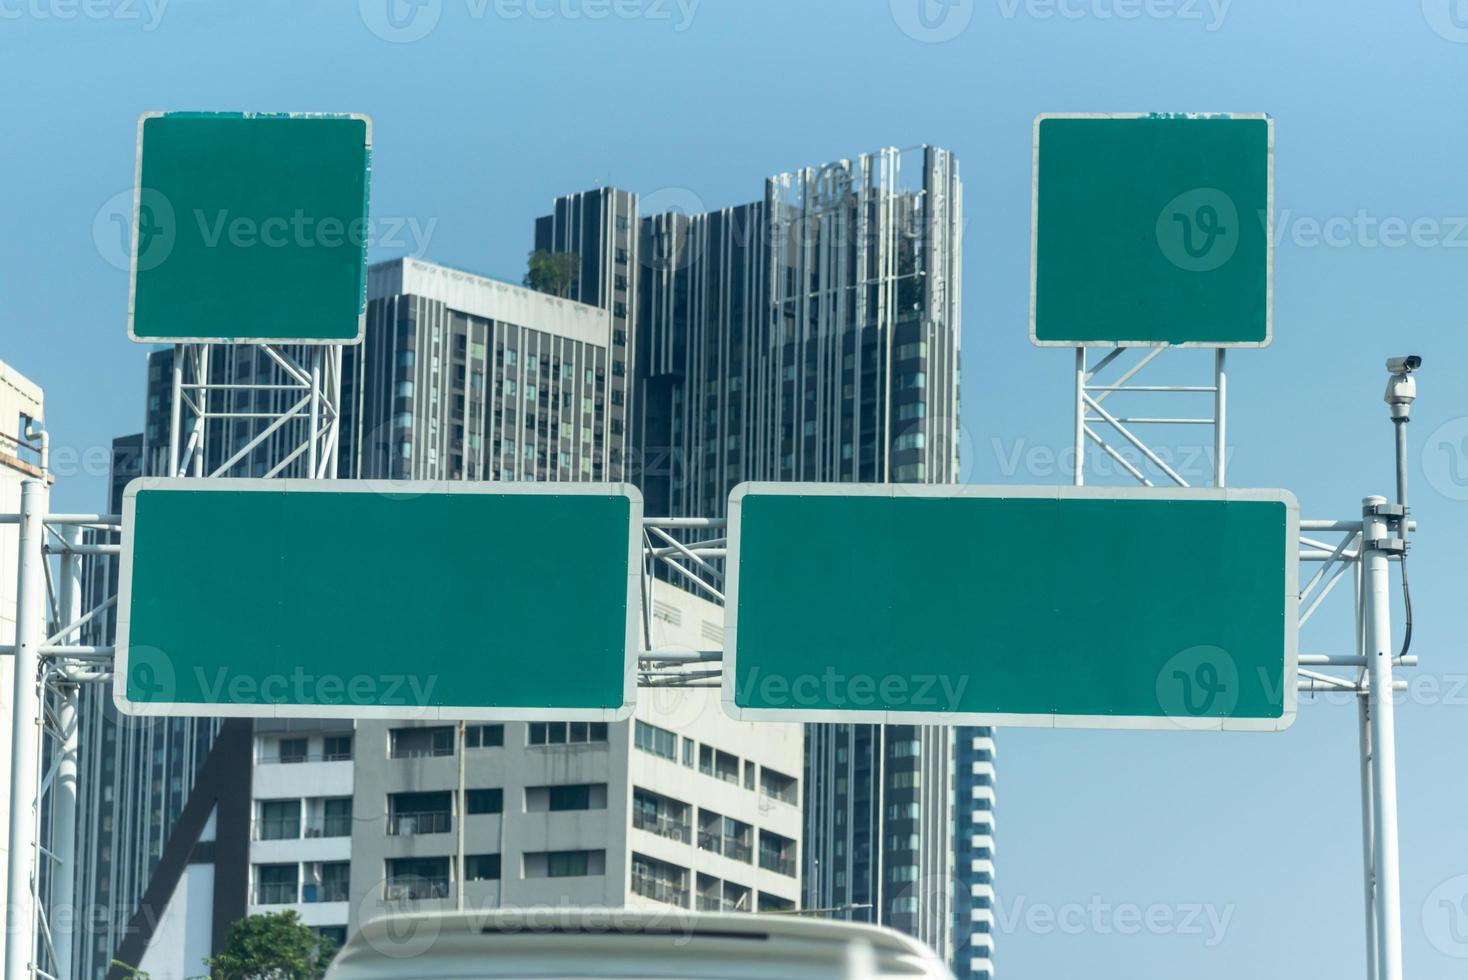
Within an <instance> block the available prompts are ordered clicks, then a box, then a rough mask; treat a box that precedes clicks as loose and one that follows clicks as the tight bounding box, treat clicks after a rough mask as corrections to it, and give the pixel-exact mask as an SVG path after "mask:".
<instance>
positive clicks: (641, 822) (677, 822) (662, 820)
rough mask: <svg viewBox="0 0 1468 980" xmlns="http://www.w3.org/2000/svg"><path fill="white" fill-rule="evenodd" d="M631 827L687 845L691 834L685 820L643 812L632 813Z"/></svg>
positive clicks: (668, 815) (663, 814) (634, 811)
mask: <svg viewBox="0 0 1468 980" xmlns="http://www.w3.org/2000/svg"><path fill="white" fill-rule="evenodd" d="M632 826H634V827H636V828H637V829H638V830H646V831H648V832H649V833H654V834H657V835H658V836H659V837H667V838H668V839H670V840H675V841H678V842H680V843H687V842H688V839H689V837H690V836H691V834H692V830H691V829H690V828H689V826H688V822H687V821H686V820H685V819H680V818H678V817H674V816H672V815H670V814H666V813H658V814H651V813H648V812H647V811H645V810H633V811H632Z"/></svg>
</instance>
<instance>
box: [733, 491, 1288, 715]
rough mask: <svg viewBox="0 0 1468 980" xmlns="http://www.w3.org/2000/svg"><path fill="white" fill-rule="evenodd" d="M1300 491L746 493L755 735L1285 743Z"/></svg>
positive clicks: (744, 689) (737, 667) (744, 578)
mask: <svg viewBox="0 0 1468 980" xmlns="http://www.w3.org/2000/svg"><path fill="white" fill-rule="evenodd" d="M1298 524H1299V517H1298V505H1297V504H1296V503H1295V500H1294V498H1293V497H1292V496H1291V495H1289V494H1288V493H1285V492H1283V491H1274V490H1195V491H1144V490H1135V491H1129V490H1119V489H1115V488H1069V487H1066V488H1055V487H1046V488H1038V487H1032V488H1027V487H959V486H946V487H945V486H904V485H887V486H870V487H860V486H857V487H853V486H851V485H843V484H804V485H802V484H746V485H744V486H743V487H740V488H736V490H735V493H734V495H733V496H732V497H731V500H730V547H731V553H730V558H729V563H730V568H729V582H728V585H729V588H728V593H727V594H728V605H727V612H726V628H725V643H726V646H725V688H724V700H725V707H726V709H728V710H729V711H730V712H731V713H732V714H734V715H735V716H736V717H739V718H743V719H760V718H765V719H776V718H778V719H783V720H804V721H853V722H857V721H859V722H881V721H906V722H909V723H912V722H918V723H922V722H927V723H945V724H1003V725H1031V726H1043V727H1092V728H1157V729H1172V730H1177V729H1183V730H1187V729H1203V730H1219V729H1225V730H1228V729H1235V730H1256V731H1258V730H1263V731H1274V730H1278V729H1282V728H1285V727H1288V726H1289V724H1290V723H1291V722H1292V721H1293V719H1294V713H1295V685H1294V676H1295V662H1296V660H1297V653H1296V636H1297V629H1298V625H1297V621H1296V608H1297V605H1298V598H1297V593H1298V586H1297V581H1298V572H1297V568H1298V566H1297V554H1296V552H1297V548H1298V546H1297V543H1296V542H1297V540H1298V533H1297V531H1298Z"/></svg>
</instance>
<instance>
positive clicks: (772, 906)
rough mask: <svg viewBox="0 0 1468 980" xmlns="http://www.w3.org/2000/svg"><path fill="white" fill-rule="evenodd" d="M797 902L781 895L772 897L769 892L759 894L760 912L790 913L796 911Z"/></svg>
mask: <svg viewBox="0 0 1468 980" xmlns="http://www.w3.org/2000/svg"><path fill="white" fill-rule="evenodd" d="M794 908H795V902H794V901H792V900H791V899H788V898H781V897H780V896H779V895H771V894H769V893H768V892H760V893H759V910H760V911H761V912H790V911H792V910H794Z"/></svg>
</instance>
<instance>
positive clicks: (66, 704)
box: [47, 524, 82, 977]
mask: <svg viewBox="0 0 1468 980" xmlns="http://www.w3.org/2000/svg"><path fill="white" fill-rule="evenodd" d="M61 535H62V538H63V539H64V540H65V541H66V544H67V545H68V550H67V551H66V553H64V554H63V555H62V557H61V590H60V591H61V595H60V601H59V606H60V608H61V622H60V623H59V624H57V625H58V627H60V628H64V627H66V626H70V625H71V624H72V623H75V622H76V621H77V620H78V619H80V618H81V612H82V556H81V555H80V554H78V553H76V552H75V551H73V550H71V548H72V547H74V546H76V545H80V544H81V542H82V529H81V528H80V527H78V526H76V525H75V524H69V525H67V526H65V527H64V528H63V529H62V531H61ZM79 639H80V638H79V637H77V636H75V635H74V636H72V637H70V639H69V640H68V642H69V643H76V642H78V641H79ZM57 694H58V698H57V705H56V722H57V727H58V728H59V729H60V730H59V732H58V735H59V736H60V744H59V745H58V747H57V754H56V779H55V782H54V783H53V784H52V788H51V841H50V844H51V852H52V854H53V855H54V856H55V863H54V864H53V869H54V870H53V874H52V875H51V901H50V904H49V905H48V906H47V921H48V922H49V923H50V925H51V944H52V947H53V957H54V962H53V966H54V967H55V970H54V972H55V974H56V976H58V977H69V976H71V975H72V971H71V954H72V942H73V937H72V932H73V929H74V928H75V926H76V918H77V917H76V908H75V904H76V854H77V839H76V817H77V747H78V742H77V715H78V709H79V707H80V704H79V699H80V696H81V695H80V692H79V690H78V689H77V686H76V685H75V684H62V685H59V687H58V688H57Z"/></svg>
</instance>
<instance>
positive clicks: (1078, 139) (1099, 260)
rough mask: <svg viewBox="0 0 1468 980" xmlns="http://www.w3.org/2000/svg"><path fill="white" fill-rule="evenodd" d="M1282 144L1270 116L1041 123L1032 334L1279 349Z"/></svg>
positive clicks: (1048, 119) (1046, 119)
mask: <svg viewBox="0 0 1468 980" xmlns="http://www.w3.org/2000/svg"><path fill="white" fill-rule="evenodd" d="M1273 146H1274V128H1273V122H1272V121H1271V120H1270V119H1269V118H1267V117H1264V116H1178V115H1168V116H1160V115H1153V116H1064V115H1044V116H1041V117H1039V118H1038V119H1037V120H1036V121H1035V186H1034V215H1033V220H1034V243H1033V262H1032V283H1031V310H1030V317H1031V322H1030V336H1031V339H1032V340H1033V341H1034V342H1035V343H1037V344H1040V345H1042V346H1044V345H1053V346H1076V345H1113V344H1115V345H1135V346H1163V345H1169V346H1192V347H1262V346H1265V345H1267V344H1268V343H1269V342H1270V340H1271V338H1272V334H1273V319H1272V313H1271V309H1272V302H1271V301H1272V281H1273V279H1272V268H1273V239H1272V236H1271V228H1272V215H1273V196H1274V191H1273V188H1274V182H1273V160H1274V151H1273Z"/></svg>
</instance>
